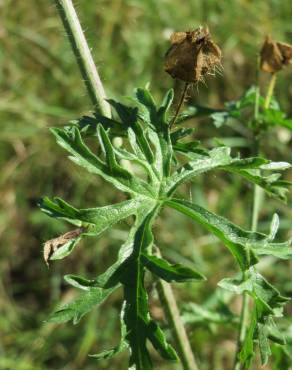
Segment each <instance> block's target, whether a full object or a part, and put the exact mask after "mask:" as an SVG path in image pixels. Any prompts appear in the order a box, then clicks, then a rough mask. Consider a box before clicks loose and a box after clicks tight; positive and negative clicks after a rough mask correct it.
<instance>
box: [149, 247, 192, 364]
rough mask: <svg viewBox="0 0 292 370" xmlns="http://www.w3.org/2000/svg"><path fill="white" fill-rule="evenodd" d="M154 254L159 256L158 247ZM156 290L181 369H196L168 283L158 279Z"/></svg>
mask: <svg viewBox="0 0 292 370" xmlns="http://www.w3.org/2000/svg"><path fill="white" fill-rule="evenodd" d="M156 254H157V255H158V256H160V257H161V254H160V251H159V250H158V248H157V250H156ZM157 291H158V295H159V299H160V301H161V304H162V306H163V310H164V312H165V315H166V318H167V321H168V323H169V325H170V327H171V329H172V331H173V335H174V340H175V343H176V348H177V350H178V353H179V357H180V360H181V362H182V365H183V369H184V370H198V366H197V364H196V360H195V357H194V354H193V351H192V348H191V344H190V341H189V338H188V336H187V333H186V330H185V327H184V325H183V322H182V320H181V317H180V313H179V309H178V307H177V303H176V300H175V297H174V294H173V291H172V289H171V286H170V284H168V283H167V282H165V281H163V280H161V279H158V281H157Z"/></svg>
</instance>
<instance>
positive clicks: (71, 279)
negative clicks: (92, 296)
mask: <svg viewBox="0 0 292 370" xmlns="http://www.w3.org/2000/svg"><path fill="white" fill-rule="evenodd" d="M64 280H65V281H66V282H67V283H68V284H70V285H72V286H74V287H75V288H78V289H82V290H87V291H89V290H90V288H92V287H93V286H94V285H95V280H88V279H86V278H84V277H82V276H78V275H65V276H64Z"/></svg>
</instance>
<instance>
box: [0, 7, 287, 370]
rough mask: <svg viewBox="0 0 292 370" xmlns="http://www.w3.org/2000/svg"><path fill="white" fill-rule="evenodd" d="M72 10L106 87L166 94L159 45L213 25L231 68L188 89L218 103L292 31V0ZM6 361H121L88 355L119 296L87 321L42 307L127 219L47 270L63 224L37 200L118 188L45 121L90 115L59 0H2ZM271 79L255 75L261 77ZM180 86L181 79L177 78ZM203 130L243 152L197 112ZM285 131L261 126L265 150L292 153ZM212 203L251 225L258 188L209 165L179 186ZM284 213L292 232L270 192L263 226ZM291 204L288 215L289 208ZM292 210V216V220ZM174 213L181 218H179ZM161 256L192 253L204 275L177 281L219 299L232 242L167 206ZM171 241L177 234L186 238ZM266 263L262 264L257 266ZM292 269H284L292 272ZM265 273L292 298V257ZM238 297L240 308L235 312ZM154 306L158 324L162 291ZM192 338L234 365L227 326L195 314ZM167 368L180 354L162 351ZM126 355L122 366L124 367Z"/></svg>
mask: <svg viewBox="0 0 292 370" xmlns="http://www.w3.org/2000/svg"><path fill="white" fill-rule="evenodd" d="M76 5H77V11H78V13H79V15H80V18H81V21H82V23H83V27H84V29H85V31H86V36H87V38H88V40H89V43H90V46H91V47H92V51H93V54H94V59H95V61H96V63H97V65H98V66H99V71H100V74H101V77H102V80H103V82H104V85H105V88H106V91H107V94H108V96H110V97H118V96H120V95H130V94H131V92H132V90H133V88H134V87H136V86H144V85H145V84H146V83H147V82H150V84H151V90H152V92H153V94H154V95H155V96H156V97H157V98H159V97H161V95H162V94H163V93H164V92H165V90H166V89H167V88H169V87H171V86H172V85H173V83H174V82H173V80H172V79H171V78H170V77H169V76H168V75H166V73H165V72H164V71H163V56H164V53H165V51H166V50H167V48H168V45H169V41H168V37H169V35H170V33H171V32H172V31H173V30H186V29H188V28H195V27H197V26H198V25H199V24H204V23H206V24H208V25H209V27H210V29H211V32H212V34H213V36H214V39H215V41H216V42H217V43H218V44H219V45H220V46H221V48H222V50H223V56H224V59H223V66H224V73H223V76H221V77H220V76H219V77H217V78H216V79H214V78H213V79H208V81H207V86H204V85H200V86H199V88H198V89H196V88H194V89H193V91H192V94H191V97H190V99H189V104H192V103H199V104H203V105H209V106H213V107H222V106H223V103H224V101H226V100H232V99H236V98H238V97H240V96H241V95H242V93H243V92H244V91H245V90H246V88H248V87H249V86H250V85H251V84H252V83H253V82H254V78H255V64H256V56H257V52H258V50H259V47H260V44H261V42H262V40H263V37H264V35H265V34H267V33H270V34H272V35H273V37H274V38H275V39H277V40H281V41H287V42H290V43H291V40H292V22H291V20H292V19H291V10H292V9H291V1H289V0H282V1H278V0H269V1H261V0H257V1H248V0H236V1H232V2H229V1H221V2H218V1H213V0H208V1H203V0H201V1H199V0H189V1H186V2H181V1H179V0H160V1H154V0H153V1H152V0H143V1H142V0H139V1H138V0H137V1H136V0H123V1H122V0H111V1H104V0H95V1H94V0H92V1H85V0H79V1H78V2H77V4H76ZM0 17H1V21H0V81H1V85H0V124H1V130H0V174H1V176H0V204H1V208H0V244H1V248H0V369H1V370H2V369H5V370H8V369H17V370H18V369H19V370H37V369H38V370H46V369H66V370H67V369H68V370H74V369H76V370H79V369H84V370H91V369H96V368H98V369H118V368H119V369H120V368H124V367H125V365H124V362H123V361H124V360H123V357H118V358H115V359H114V360H112V361H111V363H110V364H109V363H108V362H107V361H103V362H100V363H98V364H96V362H95V361H94V360H92V359H90V358H88V356H87V354H88V352H90V353H94V352H97V351H98V350H101V349H103V348H107V347H108V346H109V345H111V344H114V343H116V342H117V330H118V329H117V327H118V322H117V309H118V308H119V305H120V300H119V299H120V297H119V296H118V295H116V296H115V297H114V298H111V300H109V301H107V302H106V304H105V305H104V306H103V307H102V308H101V310H99V311H98V312H94V313H93V314H91V315H89V316H87V317H85V318H84V319H83V320H82V321H81V322H80V324H79V325H77V326H72V325H65V326H63V325H58V326H54V325H52V324H50V325H46V324H44V323H43V320H44V318H45V317H46V315H47V314H48V313H49V312H51V311H52V309H53V308H54V305H55V303H56V302H57V300H60V299H61V300H62V301H64V302H65V301H67V300H69V299H70V298H71V297H72V295H73V294H75V291H74V290H73V289H70V288H68V287H67V286H66V285H65V284H64V283H63V281H62V279H61V276H62V275H64V274H66V273H80V274H84V275H90V274H94V275H96V272H102V271H103V270H104V269H105V267H106V266H108V265H109V264H110V262H111V261H112V260H113V251H115V250H116V249H115V248H116V246H117V244H118V241H120V240H121V239H123V238H124V236H125V232H124V230H125V229H126V228H127V225H126V224H120V225H119V226H118V228H116V229H115V231H114V232H111V233H110V234H107V236H106V237H102V238H101V239H99V240H98V242H96V241H90V243H89V242H88V243H86V245H84V246H83V247H78V249H76V252H74V254H73V255H72V256H70V257H69V258H68V259H66V260H64V261H62V262H61V263H58V262H55V263H53V264H52V265H51V267H50V269H49V270H48V269H47V268H46V266H45V264H44V262H43V261H42V257H41V253H42V246H41V242H42V241H45V240H47V239H50V238H53V237H55V236H56V235H58V234H59V233H61V232H65V231H66V230H67V228H66V227H67V226H66V225H65V224H64V225H63V226H60V223H59V222H57V221H54V220H51V219H49V218H47V217H46V216H45V215H43V214H42V213H41V212H40V211H39V210H38V209H37V207H36V202H37V199H38V198H39V197H41V196H42V195H48V196H53V195H59V196H61V197H63V198H64V199H66V200H68V201H69V202H70V203H72V204H74V205H76V206H77V207H79V206H81V205H82V207H85V206H87V205H88V206H89V205H91V206H92V205H93V204H96V205H105V204H109V203H114V202H117V201H120V200H121V199H120V198H119V195H117V193H116V192H115V191H114V190H112V188H111V187H110V186H108V185H106V184H105V183H103V182H102V180H100V179H97V178H96V177H94V176H92V177H91V176H90V175H87V174H86V176H84V172H83V171H82V170H81V169H79V168H78V167H76V166H74V165H73V164H72V163H70V162H69V161H68V160H67V159H66V157H65V156H64V152H63V151H62V150H61V149H59V148H58V147H57V146H56V144H55V141H54V139H53V137H52V135H50V134H49V132H48V127H50V126H57V125H63V124H64V123H66V122H67V121H68V120H70V119H73V118H75V117H76V118H77V117H79V116H81V115H82V114H87V113H89V111H90V109H91V103H90V101H89V99H88V97H87V95H86V92H85V89H84V86H83V82H82V80H81V78H80V75H79V70H78V68H77V65H76V62H75V60H74V57H73V54H72V52H71V49H70V46H69V43H68V42H67V40H66V38H65V35H64V31H63V28H62V26H61V23H60V20H59V18H58V15H57V12H56V9H55V8H54V6H53V3H52V2H51V1H50V0H39V1H37V2H36V1H32V0H26V1H20V0H14V1H12V0H2V1H0ZM291 81H292V68H290V69H289V68H287V70H286V71H284V72H281V73H280V75H279V78H278V84H277V86H276V95H277V98H278V100H279V101H280V104H281V106H282V107H283V108H284V109H285V110H286V112H287V114H288V116H290V117H291V115H292V106H291V104H290V105H289V102H291V99H292V83H291ZM266 83H267V80H266V77H265V76H263V77H261V84H262V86H263V88H264V87H265V86H266ZM175 88H176V91H177V92H179V89H180V86H179V85H176V86H175ZM191 125H192V126H195V127H196V128H197V130H196V138H198V139H200V140H202V141H203V142H204V143H205V144H207V145H212V144H214V138H220V140H225V141H226V142H228V144H229V145H232V146H236V147H237V148H238V147H240V148H241V150H242V151H243V152H245V151H248V149H247V148H246V142H245V140H243V139H242V137H241V135H240V133H238V132H236V131H234V130H233V129H232V128H230V127H228V126H227V127H223V128H222V129H219V130H218V129H216V128H215V127H214V126H213V125H212V123H211V122H210V121H208V120H207V121H206V120H205V121H202V120H196V121H194V122H191ZM289 147H290V148H291V134H290V133H289V131H287V130H286V129H284V128H277V129H275V130H272V131H271V132H270V133H269V134H268V135H266V136H265V142H264V148H265V153H266V155H267V157H268V158H271V159H273V160H286V161H290V162H291V159H292V158H291V157H292V155H291V150H290V151H289ZM190 194H191V196H192V197H193V199H195V200H196V201H197V202H199V203H201V204H203V205H204V204H205V205H208V207H209V209H211V210H212V211H215V212H218V213H220V214H224V215H225V216H227V217H229V218H230V219H231V220H233V221H234V222H235V223H237V224H239V225H242V226H244V227H249V226H250V225H249V224H250V200H251V196H252V192H251V188H248V187H247V186H246V184H244V183H242V181H241V180H239V179H235V178H234V177H226V176H224V177H222V176H219V175H218V176H216V177H215V176H214V175H212V176H209V177H204V180H201V183H198V182H197V183H196V184H194V185H192V186H190V187H189V188H186V189H185V196H187V197H190ZM275 211H277V212H278V213H279V215H280V218H281V221H282V222H281V229H280V236H281V237H282V239H284V238H286V237H287V236H289V226H290V225H291V211H289V209H288V207H287V206H286V205H284V204H280V203H279V202H277V201H274V200H272V199H269V201H268V202H265V203H264V205H263V208H262V211H261V218H260V225H259V229H260V230H262V231H267V228H268V224H269V221H270V219H271V215H272V213H273V212H275ZM289 212H290V213H289ZM289 220H290V223H289ZM178 225H179V227H178ZM156 230H157V233H156V235H157V238H158V241H159V244H160V246H161V249H162V250H163V251H164V254H165V255H166V256H168V257H169V258H170V259H171V260H172V261H174V262H177V261H184V260H185V261H187V262H188V263H189V264H190V265H191V264H195V265H196V266H198V267H199V268H200V271H203V272H204V273H205V275H206V276H207V277H208V281H207V282H206V283H205V282H204V283H200V284H185V285H183V286H181V287H180V288H179V289H178V287H177V289H176V287H175V290H176V294H177V297H178V298H179V302H180V303H181V308H183V302H189V301H192V302H196V303H197V304H201V303H202V302H204V301H205V300H206V299H211V300H212V299H213V300H214V299H215V298H214V297H215V296H214V295H213V292H215V289H216V284H217V282H218V281H219V280H220V279H221V278H223V277H226V275H227V272H228V274H229V273H230V276H231V275H232V273H233V272H234V268H233V264H232V260H231V258H230V256H229V254H228V252H226V251H225V249H224V247H223V246H222V245H221V244H220V243H218V242H217V241H216V240H214V239H213V238H211V237H210V236H209V235H207V234H203V233H202V231H201V229H199V228H198V229H197V228H195V227H194V226H193V224H192V223H191V222H190V221H188V220H187V219H185V218H183V217H181V218H180V217H179V216H177V218H174V217H173V216H172V217H171V218H168V214H167V213H166V214H165V215H164V221H162V220H161V222H158V223H157V225H156ZM290 236H291V231H290ZM177 246H180V247H179V248H178V247H177ZM263 268H264V267H263ZM289 268H290V270H289ZM264 271H265V274H266V276H268V277H269V278H270V279H272V280H274V281H275V283H276V285H277V284H278V286H279V287H281V291H282V293H283V294H284V295H286V296H290V297H292V283H291V262H283V261H282V262H281V261H279V262H277V264H275V263H271V261H269V260H266V267H265V270H264ZM238 306H239V302H237V301H236V300H235V301H234V302H233V305H232V309H233V310H234V312H237V311H238ZM151 310H152V312H153V315H155V316H156V318H157V319H161V320H162V322H163V314H162V312H161V311H160V308H159V305H158V304H157V299H156V297H155V294H154V295H153V300H152V301H151ZM286 313H287V314H288V315H289V313H290V319H289V318H288V319H286V321H285V322H283V325H284V326H285V327H286V328H289V327H290V328H291V331H292V316H291V314H292V307H291V304H290V305H287V308H286ZM188 330H189V334H190V338H191V342H192V345H193V348H194V351H195V353H196V356H197V357H198V358H199V361H200V362H201V368H202V369H203V370H204V369H206V370H207V369H214V370H221V369H228V368H230V366H231V365H230V364H231V361H232V358H231V357H230V354H232V353H233V352H234V342H235V338H234V335H233V330H232V325H224V326H219V327H217V326H216V325H215V324H212V325H204V324H202V323H193V324H190V323H189V324H188ZM274 351H275V356H274V358H275V360H274V362H273V364H271V365H269V366H270V367H268V366H267V367H266V369H279V370H284V369H288V368H289V366H290V368H292V364H291V360H289V358H288V356H285V359H284V357H283V356H282V352H281V350H279V349H277V348H275V349H274ZM156 365H157V368H159V369H179V368H180V365H169V364H165V363H163V362H160V359H159V358H157V364H156ZM123 366H124V367H123Z"/></svg>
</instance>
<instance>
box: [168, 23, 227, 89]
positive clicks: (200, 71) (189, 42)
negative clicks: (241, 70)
mask: <svg viewBox="0 0 292 370" xmlns="http://www.w3.org/2000/svg"><path fill="white" fill-rule="evenodd" d="M170 41H171V43H172V45H171V47H170V48H169V50H168V51H167V53H166V55H165V63H164V69H165V71H166V72H167V73H169V74H170V75H171V77H173V78H178V79H180V80H182V81H186V82H189V83H192V82H198V81H201V80H202V79H203V78H204V76H205V75H206V74H214V73H215V71H216V68H217V67H221V50H220V48H219V47H218V46H217V45H216V44H215V43H214V42H213V41H212V39H211V35H210V33H209V30H208V28H203V27H199V28H198V29H196V30H195V31H187V32H175V33H173V34H172V35H171V37H170Z"/></svg>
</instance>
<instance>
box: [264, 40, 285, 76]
mask: <svg viewBox="0 0 292 370" xmlns="http://www.w3.org/2000/svg"><path fill="white" fill-rule="evenodd" d="M260 54H261V61H260V63H261V70H262V71H264V72H268V73H275V72H278V71H280V70H281V69H282V68H283V67H284V66H286V65H288V64H290V63H292V46H291V45H289V44H286V43H283V42H277V41H274V40H272V38H271V37H270V36H267V37H266V39H265V42H264V44H263V46H262V49H261V52H260Z"/></svg>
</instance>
